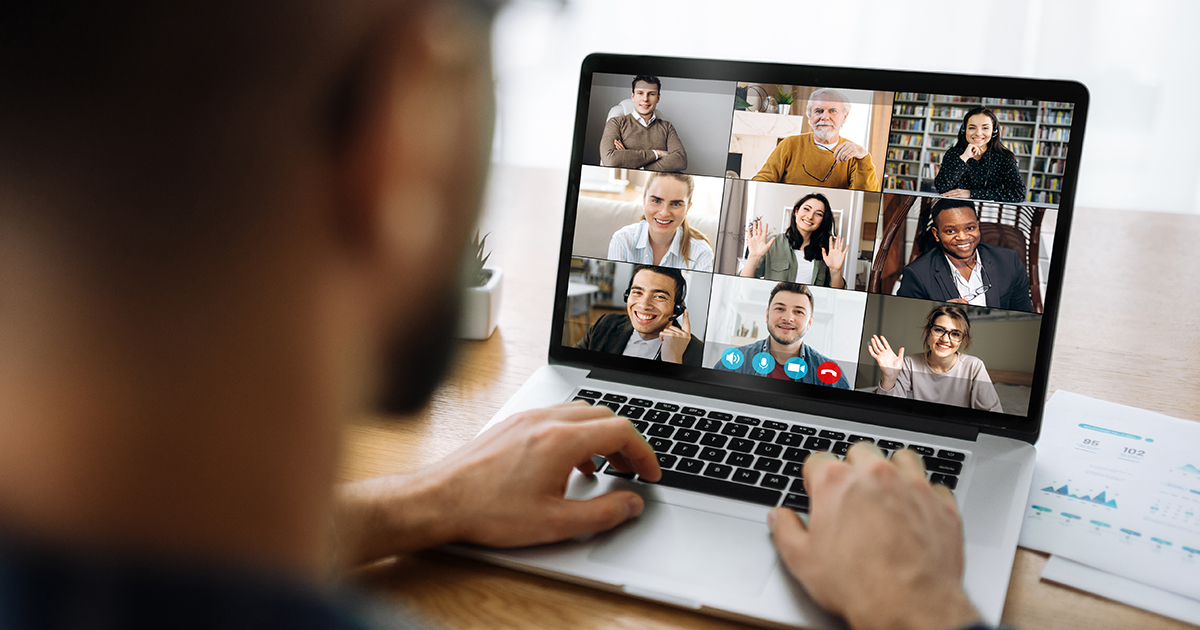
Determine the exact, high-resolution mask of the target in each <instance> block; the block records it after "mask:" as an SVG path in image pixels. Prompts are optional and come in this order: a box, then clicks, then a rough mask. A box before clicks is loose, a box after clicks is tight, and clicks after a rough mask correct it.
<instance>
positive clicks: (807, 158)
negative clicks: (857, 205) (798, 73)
mask: <svg viewBox="0 0 1200 630" xmlns="http://www.w3.org/2000/svg"><path fill="white" fill-rule="evenodd" d="M805 112H806V115H807V116H808V122H809V124H810V125H811V126H812V128H813V130H812V132H810V133H802V134H800V135H798V136H788V137H786V138H784V139H783V140H781V141H780V142H779V144H778V145H776V146H775V150H774V151H772V152H771V156H770V157H769V158H767V163H766V164H764V165H763V167H762V169H760V170H759V171H758V174H757V175H755V176H754V178H753V179H754V180H755V181H760V182H782V183H784V184H804V185H806V186H827V187H830V188H852V189H854V190H868V191H878V190H879V187H880V181H879V177H878V176H876V174H875V164H874V163H872V162H871V154H870V153H868V152H867V150H866V149H865V148H863V146H862V145H860V144H858V143H856V142H851V141H850V140H847V139H845V138H843V137H842V136H841V135H840V133H841V130H842V125H843V124H845V122H846V117H847V116H848V115H849V114H850V102H849V101H848V100H846V97H845V96H843V95H842V94H841V93H840V92H838V91H837V90H832V89H829V88H822V89H819V90H817V91H816V92H813V93H812V96H811V97H809V99H808V109H807V110H805Z"/></svg>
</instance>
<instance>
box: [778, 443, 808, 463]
mask: <svg viewBox="0 0 1200 630" xmlns="http://www.w3.org/2000/svg"><path fill="white" fill-rule="evenodd" d="M809 455H812V451H806V450H804V449H802V448H793V447H790V446H789V447H787V448H785V449H783V458H784V459H786V460H788V461H789V462H800V463H803V462H804V460H806V459H808V456H809Z"/></svg>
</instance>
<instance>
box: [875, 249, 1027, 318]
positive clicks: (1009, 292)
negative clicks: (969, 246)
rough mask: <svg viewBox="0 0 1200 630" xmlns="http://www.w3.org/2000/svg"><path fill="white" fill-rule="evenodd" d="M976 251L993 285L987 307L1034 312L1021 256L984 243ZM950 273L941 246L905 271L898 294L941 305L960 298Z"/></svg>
mask: <svg viewBox="0 0 1200 630" xmlns="http://www.w3.org/2000/svg"><path fill="white" fill-rule="evenodd" d="M975 251H976V252H978V253H979V262H981V263H983V269H984V273H985V274H986V276H985V277H986V279H987V281H988V282H990V283H991V284H992V288H991V289H988V292H987V293H985V294H984V297H985V298H986V299H987V305H988V306H991V307H993V308H1006V309H1010V310H1014V311H1030V312H1032V311H1033V301H1032V300H1031V299H1030V297H1029V272H1028V271H1027V270H1026V269H1025V264H1024V263H1022V262H1021V256H1020V255H1019V254H1017V252H1015V251H1013V250H1011V249H1009V248H1007V247H999V246H996V245H988V244H987V243H980V244H979V247H978V248H976V250H975ZM950 273H951V270H950V263H948V262H946V255H945V254H944V253H942V250H941V248H940V247H939V248H937V249H932V250H930V251H927V252H925V254H924V255H922V256H921V257H920V258H918V259H916V260H914V261H912V262H911V263H909V265H908V266H907V267H905V268H904V276H903V277H902V278H901V279H900V289H899V290H898V291H896V295H899V296H901V297H911V298H920V299H922V300H937V301H939V302H947V301H950V300H952V299H954V298H957V297H960V296H959V293H958V287H956V286H955V285H954V277H953V276H951V275H950Z"/></svg>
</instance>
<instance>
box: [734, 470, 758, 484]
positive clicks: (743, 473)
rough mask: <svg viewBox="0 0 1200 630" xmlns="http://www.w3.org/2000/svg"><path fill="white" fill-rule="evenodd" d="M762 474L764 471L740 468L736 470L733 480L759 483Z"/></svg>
mask: <svg viewBox="0 0 1200 630" xmlns="http://www.w3.org/2000/svg"><path fill="white" fill-rule="evenodd" d="M761 474H762V473H758V472H755V471H753V470H746V469H745V468H739V469H737V470H736V471H734V473H733V480H734V481H737V482H739V483H749V484H755V483H758V477H759V475H761Z"/></svg>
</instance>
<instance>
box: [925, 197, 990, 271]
mask: <svg viewBox="0 0 1200 630" xmlns="http://www.w3.org/2000/svg"><path fill="white" fill-rule="evenodd" d="M929 214H930V221H931V225H930V228H929V229H930V230H931V231H932V232H933V237H934V238H935V239H936V240H937V243H938V246H939V247H941V248H942V251H943V252H946V255H947V256H950V257H951V258H957V259H960V260H971V259H973V258H974V257H975V249H976V248H977V247H979V217H978V215H977V214H976V213H975V204H974V202H972V201H970V200H969V199H942V200H940V201H938V202H937V203H935V204H933V208H932V209H930V211H929Z"/></svg>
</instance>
